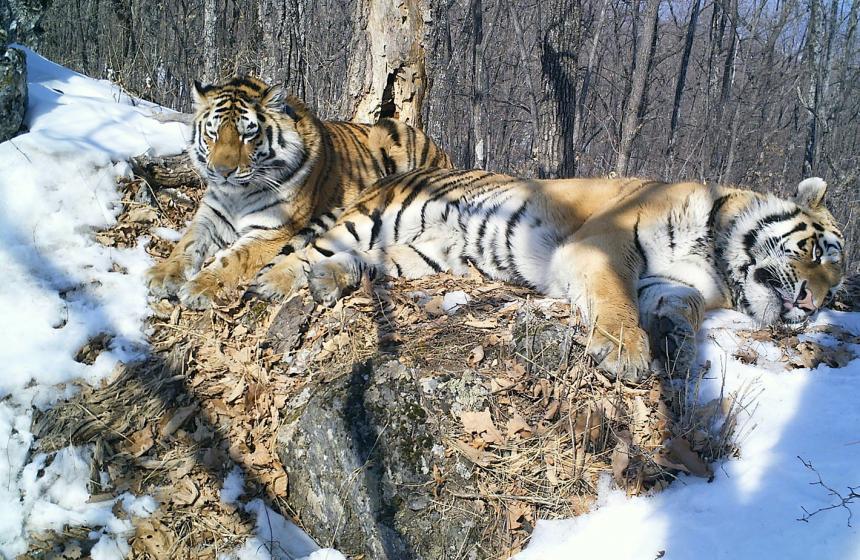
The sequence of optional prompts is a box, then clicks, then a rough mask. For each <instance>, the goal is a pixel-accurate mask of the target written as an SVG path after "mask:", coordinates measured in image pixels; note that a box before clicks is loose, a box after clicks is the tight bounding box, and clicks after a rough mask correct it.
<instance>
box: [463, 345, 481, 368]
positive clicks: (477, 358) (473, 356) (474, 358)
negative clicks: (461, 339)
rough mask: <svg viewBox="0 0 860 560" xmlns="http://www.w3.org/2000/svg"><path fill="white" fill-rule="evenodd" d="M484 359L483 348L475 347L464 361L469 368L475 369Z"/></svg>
mask: <svg viewBox="0 0 860 560" xmlns="http://www.w3.org/2000/svg"><path fill="white" fill-rule="evenodd" d="M483 359H484V347H483V346H480V345H478V346H475V347H474V348H472V351H471V352H469V357H468V358H467V359H466V363H468V364H469V365H470V366H472V367H475V366H476V365H478V364H480V363H481V361H483Z"/></svg>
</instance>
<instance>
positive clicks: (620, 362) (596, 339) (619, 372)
mask: <svg viewBox="0 0 860 560" xmlns="http://www.w3.org/2000/svg"><path fill="white" fill-rule="evenodd" d="M612 332H613V333H615V332H617V333H619V334H617V335H616V334H610V333H609V332H607V331H605V330H604V329H603V328H598V329H595V330H594V334H593V335H592V337H591V340H590V342H589V344H588V349H587V352H588V355H589V356H591V357H592V359H594V361H595V363H596V364H597V367H598V369H600V370H601V371H603V372H604V373H606V374H607V376H608V377H609V378H610V379H619V380H620V381H622V382H623V383H631V384H636V383H641V382H643V381H645V380H646V379H647V378H648V376H649V375H650V371H651V370H650V367H649V363H650V359H649V355H650V354H649V350H648V338H647V337H646V336H645V331H643V330H642V329H641V328H639V327H638V326H637V327H632V328H626V329H617V330H616V329H613V331H612ZM619 343H620V344H619Z"/></svg>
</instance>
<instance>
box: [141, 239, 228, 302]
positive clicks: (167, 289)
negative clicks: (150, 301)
mask: <svg viewBox="0 0 860 560" xmlns="http://www.w3.org/2000/svg"><path fill="white" fill-rule="evenodd" d="M206 231H207V230H206V229H205V228H201V227H199V226H198V225H196V224H195V223H192V224H191V226H189V228H188V231H186V232H185V235H183V236H182V238H181V239H180V240H179V242H178V243H177V244H176V245H175V246H174V247H173V251H171V252H170V256H168V257H167V258H166V259H165V260H163V261H161V262H159V263H156V264H155V265H153V266H152V268H150V269H149V270H148V271H147V284H148V285H149V291H150V293H152V295H154V296H155V297H157V298H167V297H170V296H175V295H177V294H178V293H179V291H180V289H181V288H182V286H183V285H184V284H185V282H186V280H187V279H188V278H189V277H191V276H193V275H194V274H195V273H196V272H197V271H199V270H200V268H201V267H202V266H203V262H204V261H205V260H206V258H208V257H209V256H211V255H212V254H213V253H215V252H216V251H217V250H218V245H217V243H216V242H215V240H214V239H212V238H211V237H210V236H208V235H206Z"/></svg>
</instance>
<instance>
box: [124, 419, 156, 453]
mask: <svg viewBox="0 0 860 560" xmlns="http://www.w3.org/2000/svg"><path fill="white" fill-rule="evenodd" d="M129 439H130V440H131V448H130V449H129V453H131V454H132V456H134V457H140V456H141V455H143V454H144V453H146V452H147V451H149V450H150V449H151V448H152V445H153V444H154V443H155V440H154V439H153V437H152V429H151V428H150V427H149V426H145V427H144V428H143V429H140V430H138V431H136V432H134V433H133V434H131V437H129Z"/></svg>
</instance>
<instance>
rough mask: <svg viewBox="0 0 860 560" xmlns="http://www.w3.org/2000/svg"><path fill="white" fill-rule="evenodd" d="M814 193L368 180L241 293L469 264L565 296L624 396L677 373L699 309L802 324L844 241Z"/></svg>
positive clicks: (320, 294)
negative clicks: (656, 376) (321, 228)
mask: <svg viewBox="0 0 860 560" xmlns="http://www.w3.org/2000/svg"><path fill="white" fill-rule="evenodd" d="M825 191H826V183H825V182H824V181H823V180H821V179H818V178H812V179H807V180H805V181H803V182H801V183H800V184H799V185H798V188H797V194H796V195H795V196H794V197H793V199H791V200H785V199H780V198H777V197H774V196H769V195H762V194H759V193H755V192H752V191H749V190H744V189H739V188H734V187H727V186H716V185H703V184H697V183H666V182H662V181H648V180H642V179H562V180H553V181H547V180H531V179H522V178H516V177H509V176H506V175H499V174H493V173H489V172H485V171H480V170H472V171H460V170H445V169H441V170H440V169H419V170H414V171H412V172H409V173H406V174H402V175H394V176H390V177H386V178H384V179H382V180H381V181H380V182H379V183H378V184H377V186H376V187H374V188H373V189H370V190H369V191H367V193H366V194H364V195H362V196H361V197H359V199H358V200H357V201H356V203H355V204H354V205H353V206H352V207H351V208H349V209H348V210H347V211H346V212H345V213H344V214H343V215H342V216H341V217H340V218H339V219H338V221H337V223H336V224H335V226H334V227H332V228H330V229H329V230H328V231H326V232H324V233H323V234H322V235H320V236H319V237H318V238H317V239H315V240H314V241H313V243H311V244H310V245H309V246H308V247H307V248H305V249H303V250H301V251H297V252H296V253H291V254H286V255H282V256H280V257H278V259H276V261H275V262H274V263H273V264H272V265H271V266H270V267H267V270H265V272H264V273H263V275H261V277H259V278H258V279H257V282H256V284H255V291H256V292H257V293H260V294H262V295H270V296H271V295H274V296H279V295H287V294H289V293H292V292H293V291H295V290H296V289H298V288H301V287H304V286H307V287H309V289H310V291H311V293H312V295H313V296H314V299H316V300H317V301H320V302H322V303H325V304H329V305H330V304H333V303H334V302H335V301H336V300H337V299H338V298H339V297H341V296H342V295H343V294H344V293H345V292H346V291H348V290H350V289H351V288H353V287H355V286H356V285H357V284H358V283H359V282H360V280H361V278H362V276H363V275H364V274H371V275H373V274H386V275H391V276H407V277H419V276H424V275H427V274H433V273H435V272H441V271H450V272H454V273H464V272H466V270H467V269H468V266H469V265H474V266H476V267H477V268H478V269H479V270H481V271H482V272H483V273H484V274H486V275H487V276H490V277H493V278H496V279H499V280H507V281H513V282H517V283H521V284H526V285H529V286H531V287H533V288H534V289H536V290H538V291H540V292H542V293H544V294H547V295H550V296H554V297H565V298H568V299H569V300H570V301H571V303H572V304H573V305H574V306H576V307H577V308H578V309H579V310H580V312H581V314H582V317H583V318H584V320H586V321H587V322H589V323H590V324H591V326H592V327H593V332H592V333H591V335H590V344H589V353H590V354H591V355H592V356H594V358H595V360H596V361H597V362H598V363H599V365H600V367H601V368H602V369H603V370H604V371H606V372H607V373H610V374H611V375H613V376H617V377H619V378H621V379H623V380H625V381H634V382H638V381H641V380H642V379H643V378H644V376H645V375H647V372H648V371H649V369H650V364H651V358H652V357H653V358H654V359H656V360H658V362H660V363H662V366H661V367H663V368H665V369H666V370H669V371H671V370H672V369H677V370H678V371H681V372H685V371H687V370H688V369H689V368H691V367H692V365H693V364H694V360H695V337H696V331H697V330H698V328H699V326H700V325H701V322H702V319H703V316H704V312H705V311H706V310H708V309H714V308H723V307H727V308H735V309H737V310H739V311H742V312H744V313H746V314H748V315H750V316H751V317H752V318H753V319H755V320H756V321H759V322H761V323H762V324H766V325H770V324H775V323H788V324H802V323H803V322H804V321H806V320H808V319H809V318H810V317H811V316H812V315H813V314H814V313H815V312H816V311H817V310H818V309H820V308H821V307H823V306H824V305H826V303H827V302H828V301H829V300H830V299H832V297H833V294H834V293H835V291H836V287H837V286H838V285H839V283H840V281H841V280H842V275H843V265H842V251H843V245H844V239H843V238H842V235H841V233H840V231H839V228H838V226H837V224H836V223H835V221H834V220H833V218H832V216H831V215H830V213H829V212H828V211H827V209H826V208H825V206H824V204H823V200H824V194H825ZM652 351H653V356H652Z"/></svg>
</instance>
